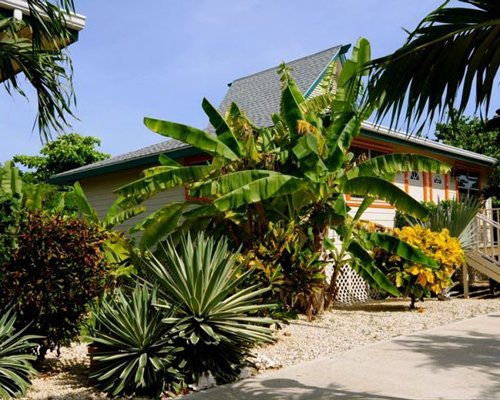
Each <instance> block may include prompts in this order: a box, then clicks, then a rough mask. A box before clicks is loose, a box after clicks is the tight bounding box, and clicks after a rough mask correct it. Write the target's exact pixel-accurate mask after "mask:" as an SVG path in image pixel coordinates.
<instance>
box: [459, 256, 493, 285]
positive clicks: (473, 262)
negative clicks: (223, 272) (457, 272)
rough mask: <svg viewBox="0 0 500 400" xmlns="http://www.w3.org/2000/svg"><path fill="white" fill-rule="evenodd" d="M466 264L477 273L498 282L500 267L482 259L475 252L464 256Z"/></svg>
mask: <svg viewBox="0 0 500 400" xmlns="http://www.w3.org/2000/svg"><path fill="white" fill-rule="evenodd" d="M466 261H467V264H468V265H470V266H471V267H472V268H474V269H476V270H478V271H479V272H481V273H483V274H485V275H486V276H488V277H489V278H491V279H493V280H495V281H496V282H500V265H498V263H494V262H492V261H490V260H489V259H487V258H485V257H483V256H482V255H481V253H479V252H477V251H471V252H468V253H467V254H466Z"/></svg>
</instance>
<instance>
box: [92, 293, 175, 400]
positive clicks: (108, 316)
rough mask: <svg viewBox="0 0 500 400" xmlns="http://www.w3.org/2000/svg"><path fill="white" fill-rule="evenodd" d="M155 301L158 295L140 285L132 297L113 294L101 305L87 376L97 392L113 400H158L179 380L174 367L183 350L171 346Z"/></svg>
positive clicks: (123, 294) (168, 328)
mask: <svg viewBox="0 0 500 400" xmlns="http://www.w3.org/2000/svg"><path fill="white" fill-rule="evenodd" d="M155 298H156V289H149V288H148V287H147V286H144V285H143V286H140V285H138V286H136V288H135V289H134V291H133V292H132V293H131V294H130V293H125V292H124V291H123V290H121V289H117V290H115V292H114V294H113V295H111V296H108V297H105V298H104V299H103V301H102V302H101V304H100V306H99V310H98V311H97V313H96V314H95V320H96V326H95V331H94V335H93V337H92V338H91V339H92V340H93V344H94V345H95V346H96V347H97V352H94V353H92V357H93V360H94V363H93V365H92V372H91V374H90V378H91V379H93V381H94V382H95V385H96V386H97V388H98V389H99V390H102V391H104V392H106V393H108V394H109V395H111V396H118V395H120V396H121V395H133V394H136V395H152V396H159V395H160V393H161V392H162V391H163V390H164V389H165V384H166V383H170V384H175V382H176V381H178V380H179V379H180V374H179V372H178V371H177V370H176V369H175V368H174V367H173V366H172V363H173V361H174V359H175V355H174V354H175V353H176V352H179V351H180V350H181V349H178V348H174V347H173V346H172V343H171V340H170V338H169V331H170V327H169V326H168V325H167V324H165V323H163V322H162V317H163V316H164V315H163V314H162V313H161V312H160V311H159V310H158V309H156V308H155V307H154V306H153V304H152V302H153V301H154V300H155Z"/></svg>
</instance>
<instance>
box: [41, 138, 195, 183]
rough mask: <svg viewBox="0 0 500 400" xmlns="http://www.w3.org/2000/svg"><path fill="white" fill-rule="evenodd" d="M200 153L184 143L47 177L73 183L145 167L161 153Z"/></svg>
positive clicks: (179, 154) (151, 163)
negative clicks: (143, 154) (176, 147)
mask: <svg viewBox="0 0 500 400" xmlns="http://www.w3.org/2000/svg"><path fill="white" fill-rule="evenodd" d="M199 153H201V152H200V151H199V150H198V149H196V148H194V147H192V146H189V145H186V146H184V147H181V148H178V149H173V150H169V151H168V150H167V151H161V152H158V153H152V154H148V155H147V156H142V157H137V158H133V159H128V160H123V161H118V162H116V163H113V164H109V165H104V166H99V167H95V168H89V169H84V170H83V171H79V170H78V169H76V170H71V171H66V172H61V173H59V174H56V175H52V176H51V177H50V178H49V182H50V183H54V184H58V185H63V184H67V183H73V182H76V181H78V180H80V179H85V178H92V177H95V176H99V175H104V174H109V173H113V172H119V171H123V170H127V169H132V168H138V167H146V166H151V165H154V164H158V158H159V156H160V155H161V154H168V156H169V157H171V158H173V159H177V158H181V157H187V156H191V155H196V154H199Z"/></svg>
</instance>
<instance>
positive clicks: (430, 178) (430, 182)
mask: <svg viewBox="0 0 500 400" xmlns="http://www.w3.org/2000/svg"><path fill="white" fill-rule="evenodd" d="M433 183H434V182H432V172H429V197H430V201H434V196H433V195H432V186H433Z"/></svg>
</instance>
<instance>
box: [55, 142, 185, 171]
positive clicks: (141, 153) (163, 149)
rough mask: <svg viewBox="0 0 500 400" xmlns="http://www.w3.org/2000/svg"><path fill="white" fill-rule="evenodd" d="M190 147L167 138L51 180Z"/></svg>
mask: <svg viewBox="0 0 500 400" xmlns="http://www.w3.org/2000/svg"><path fill="white" fill-rule="evenodd" d="M186 147H189V145H187V144H185V143H183V142H179V141H178V140H173V139H169V140H165V141H164V142H161V143H157V144H153V145H151V146H147V147H143V148H141V149H138V150H134V151H131V152H129V153H125V154H120V155H119V156H116V157H111V158H108V159H107V160H102V161H98V162H96V163H93V164H89V165H84V166H83V167H79V168H75V169H72V170H69V171H65V172H61V173H59V174H56V175H54V176H53V177H51V180H54V181H60V180H64V179H66V178H67V179H68V180H71V177H72V176H74V175H78V174H80V173H82V172H86V171H91V170H95V171H96V172H97V171H98V170H100V169H102V168H105V167H109V166H111V165H117V164H121V163H125V162H129V161H133V160H139V159H141V158H145V157H150V156H155V155H158V156H159V155H160V154H163V153H168V152H169V151H174V150H179V149H183V148H186Z"/></svg>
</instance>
